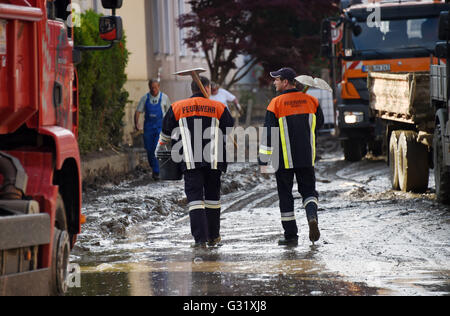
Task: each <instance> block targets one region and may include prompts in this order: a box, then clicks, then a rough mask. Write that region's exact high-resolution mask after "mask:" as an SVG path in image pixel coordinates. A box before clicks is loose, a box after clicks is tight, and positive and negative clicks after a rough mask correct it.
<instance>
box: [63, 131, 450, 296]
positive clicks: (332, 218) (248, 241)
mask: <svg viewBox="0 0 450 316" xmlns="http://www.w3.org/2000/svg"><path fill="white" fill-rule="evenodd" d="M318 147H319V156H320V157H321V160H320V161H319V162H318V163H317V166H316V169H317V181H318V182H317V188H318V191H319V192H320V194H321V201H320V210H319V220H320V227H321V232H322V238H321V240H320V241H319V242H318V243H316V244H315V245H314V246H313V245H311V243H310V241H309V239H308V227H307V223H306V216H305V214H304V210H303V207H302V203H301V197H300V195H299V194H298V193H296V195H295V197H296V210H297V214H296V215H297V222H298V225H299V229H300V243H299V247H297V248H284V247H279V246H277V240H278V238H279V237H281V234H282V228H281V222H280V214H279V209H278V207H279V206H278V196H277V191H276V184H275V178H274V177H273V176H270V177H268V178H265V177H263V176H262V175H260V174H259V172H258V168H257V166H256V165H255V164H248V163H247V164H234V165H231V166H230V168H229V172H228V173H227V174H226V175H224V177H223V179H224V181H223V187H222V193H223V197H222V204H223V212H222V235H223V245H222V246H221V247H219V248H214V249H208V250H201V251H196V250H192V249H190V247H189V246H190V244H191V243H192V237H191V234H190V228H189V217H188V214H187V213H186V207H185V206H186V199H185V195H184V192H183V182H182V181H180V182H160V183H155V182H153V181H152V180H150V178H151V177H150V174H148V173H145V172H143V171H142V170H137V171H136V172H135V173H134V174H133V175H132V177H131V178H130V179H128V180H125V181H121V182H120V183H116V184H107V185H102V186H98V187H95V186H94V187H92V186H90V187H88V188H87V190H86V192H85V195H84V210H83V213H84V214H85V215H86V216H87V223H86V224H85V225H84V226H83V233H82V234H81V235H80V236H79V241H78V244H77V246H76V248H75V249H74V252H73V253H72V256H71V262H73V263H78V264H80V265H81V266H82V277H81V288H74V289H71V290H70V293H69V294H70V295H193V296H197V295H198V296H201V295H250V296H252V295H449V294H450V281H449V276H450V211H449V208H448V207H446V206H443V205H440V204H438V203H437V202H436V201H435V195H434V192H433V189H430V190H429V192H427V193H426V194H412V193H402V192H395V191H392V190H391V188H390V183H389V177H388V168H387V166H386V163H385V162H384V160H383V159H380V158H366V159H365V160H364V161H361V162H359V163H353V164H351V163H348V162H345V161H344V158H343V154H342V152H341V149H340V147H339V145H338V143H337V141H336V140H334V139H332V138H329V137H321V138H320V139H319V141H318ZM433 187H434V179H433V177H432V176H431V177H430V188H433Z"/></svg>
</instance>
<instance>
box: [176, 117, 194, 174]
mask: <svg viewBox="0 0 450 316" xmlns="http://www.w3.org/2000/svg"><path fill="white" fill-rule="evenodd" d="M179 124H180V131H181V139H182V141H183V151H184V162H185V163H186V167H187V169H188V170H191V169H195V162H194V154H193V149H192V142H191V133H190V131H189V129H188V128H187V120H186V118H182V119H181V120H180V122H179Z"/></svg>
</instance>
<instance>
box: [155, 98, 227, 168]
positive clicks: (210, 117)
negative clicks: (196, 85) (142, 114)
mask: <svg viewBox="0 0 450 316" xmlns="http://www.w3.org/2000/svg"><path fill="white" fill-rule="evenodd" d="M233 126H234V119H233V117H232V116H231V114H230V111H229V110H228V109H227V108H226V107H225V105H223V104H222V103H220V102H217V101H213V100H209V99H206V98H204V97H202V96H199V95H194V96H193V97H192V98H190V99H186V100H182V101H179V102H176V103H174V104H172V107H171V108H170V109H169V111H168V112H167V114H166V116H165V117H164V121H163V129H162V133H161V140H162V141H164V142H168V141H170V139H171V135H172V132H173V131H174V129H175V128H177V127H178V128H179V132H180V136H179V138H178V141H181V142H182V155H183V168H182V169H184V170H192V169H197V168H203V167H210V168H211V169H213V170H221V171H226V166H227V165H226V151H225V148H226V144H225V142H224V137H223V135H226V132H227V128H228V127H233ZM219 130H220V131H219Z"/></svg>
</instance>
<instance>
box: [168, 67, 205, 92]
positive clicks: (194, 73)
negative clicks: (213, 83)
mask: <svg viewBox="0 0 450 316" xmlns="http://www.w3.org/2000/svg"><path fill="white" fill-rule="evenodd" d="M205 71H206V70H205V69H203V68H194V69H189V70H182V71H179V72H177V73H175V74H174V75H176V76H191V77H192V80H194V81H195V83H196V84H197V86H198V87H199V88H200V91H201V92H202V93H203V96H204V97H205V98H207V99H209V94H208V92H207V91H206V89H205V87H204V86H203V84H202V81H201V80H200V75H199V74H201V73H202V72H205Z"/></svg>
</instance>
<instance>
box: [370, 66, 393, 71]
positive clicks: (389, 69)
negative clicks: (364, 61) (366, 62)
mask: <svg viewBox="0 0 450 316" xmlns="http://www.w3.org/2000/svg"><path fill="white" fill-rule="evenodd" d="M370 69H371V70H372V71H378V72H384V71H391V65H389V64H386V65H373V66H372V67H370Z"/></svg>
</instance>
